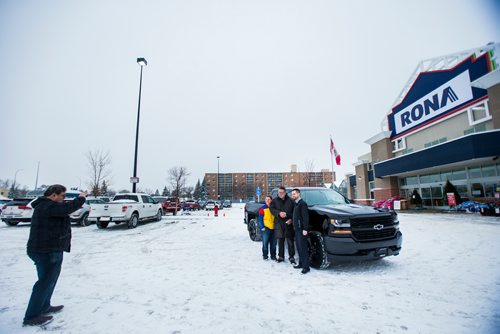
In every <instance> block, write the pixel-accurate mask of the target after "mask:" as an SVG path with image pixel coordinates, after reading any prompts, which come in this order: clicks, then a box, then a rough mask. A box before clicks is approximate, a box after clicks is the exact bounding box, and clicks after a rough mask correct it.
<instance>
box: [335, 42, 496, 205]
mask: <svg viewBox="0 0 500 334" xmlns="http://www.w3.org/2000/svg"><path fill="white" fill-rule="evenodd" d="M499 52H500V44H498V43H496V44H494V43H489V44H488V45H486V46H484V47H481V48H477V49H473V50H468V51H464V52H459V53H456V54H452V55H447V56H443V57H438V58H433V59H429V60H424V61H421V62H420V63H419V65H418V67H417V69H416V70H415V72H414V73H413V75H412V76H411V77H410V80H409V81H408V83H407V84H406V86H405V87H404V88H403V90H402V92H401V94H400V95H399V96H398V98H397V100H396V101H395V103H394V106H393V107H392V110H391V111H390V112H389V113H388V115H387V117H386V119H385V120H384V122H383V125H382V131H381V132H380V133H378V134H376V135H374V136H373V137H371V138H369V139H368V140H366V141H365V142H366V143H367V144H368V145H370V148H371V151H370V153H367V154H365V155H363V156H361V157H359V158H358V162H357V163H355V164H354V166H355V175H352V174H351V175H347V177H346V180H345V183H346V188H347V192H348V194H347V195H348V197H349V198H353V199H355V200H356V201H357V202H359V203H366V204H370V203H371V202H373V201H374V200H383V199H388V198H390V197H393V196H401V197H403V198H407V199H409V198H410V195H411V193H412V192H413V190H414V189H416V190H417V191H418V192H419V194H420V195H421V197H422V200H423V204H424V205H425V206H433V207H440V206H446V205H447V201H446V200H444V197H445V195H446V194H444V193H443V187H444V185H445V183H446V181H447V180H449V181H450V182H452V183H453V184H454V185H455V186H456V188H457V190H458V192H459V193H460V195H461V197H462V198H464V199H470V200H478V201H488V200H493V199H494V198H495V197H496V198H498V197H499V192H500V160H499V159H498V158H499V156H500V70H499V68H498V62H499V59H500V58H499V56H498V54H499Z"/></svg>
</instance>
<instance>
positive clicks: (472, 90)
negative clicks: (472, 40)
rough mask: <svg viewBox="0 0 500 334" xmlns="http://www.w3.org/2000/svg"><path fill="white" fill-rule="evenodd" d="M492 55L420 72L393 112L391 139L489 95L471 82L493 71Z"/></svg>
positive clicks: (391, 116) (390, 119)
mask: <svg viewBox="0 0 500 334" xmlns="http://www.w3.org/2000/svg"><path fill="white" fill-rule="evenodd" d="M489 64H490V61H489V55H488V54H487V53H485V54H484V55H482V56H481V57H478V58H475V57H473V56H472V57H470V58H468V59H466V60H464V61H463V62H462V63H460V64H458V65H457V66H455V67H454V68H452V69H449V70H444V71H442V70H441V71H430V72H423V73H420V74H419V76H418V77H417V79H416V80H415V82H414V83H413V85H412V87H411V88H410V90H409V91H408V93H407V94H406V96H405V98H404V99H403V100H402V101H401V103H400V104H399V105H397V106H395V107H393V108H392V113H391V114H389V116H388V120H389V127H390V130H391V139H396V138H398V137H401V136H403V135H406V134H409V133H411V132H413V131H416V130H418V129H419V128H421V127H423V126H426V125H429V124H432V123H433V122H436V121H438V120H439V119H441V118H443V117H446V116H449V115H451V114H453V113H455V112H458V111H461V110H463V109H464V108H466V107H468V106H469V105H471V104H474V103H477V102H479V101H481V100H484V99H486V98H487V91H486V90H484V89H480V88H476V87H472V86H471V82H472V81H474V80H476V79H478V78H480V77H482V76H483V75H485V74H487V73H488V72H489V71H490V67H489Z"/></svg>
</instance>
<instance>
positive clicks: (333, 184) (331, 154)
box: [330, 135, 335, 189]
mask: <svg viewBox="0 0 500 334" xmlns="http://www.w3.org/2000/svg"><path fill="white" fill-rule="evenodd" d="M331 142H332V135H330V143H331ZM330 158H332V189H335V171H334V169H333V151H332V150H330Z"/></svg>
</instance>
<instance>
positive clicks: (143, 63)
mask: <svg viewBox="0 0 500 334" xmlns="http://www.w3.org/2000/svg"><path fill="white" fill-rule="evenodd" d="M137 64H139V66H140V67H141V78H140V80H139V103H138V106H137V127H136V130H135V155H134V176H133V180H132V192H133V193H135V191H136V186H137V182H138V180H137V149H138V146H139V119H140V116H141V91H142V68H143V67H144V66H147V65H148V62H147V61H146V59H145V58H137Z"/></svg>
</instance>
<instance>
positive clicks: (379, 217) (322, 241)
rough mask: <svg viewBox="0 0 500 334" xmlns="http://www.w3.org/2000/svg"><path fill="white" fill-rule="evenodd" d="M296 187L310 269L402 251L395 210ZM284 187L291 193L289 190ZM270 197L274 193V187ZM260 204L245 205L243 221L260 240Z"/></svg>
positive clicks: (318, 189) (337, 193)
mask: <svg viewBox="0 0 500 334" xmlns="http://www.w3.org/2000/svg"><path fill="white" fill-rule="evenodd" d="M299 189H300V191H301V197H302V198H303V199H304V201H305V202H306V203H307V205H308V208H309V226H310V231H309V235H308V240H309V257H310V259H311V266H312V267H313V268H318V269H323V268H326V267H328V266H329V265H330V263H331V262H332V261H338V260H370V259H380V258H383V257H386V256H391V255H398V254H399V252H400V251H401V245H402V242H403V235H402V233H401V231H400V230H399V220H398V216H397V213H396V212H394V211H392V210H387V209H385V210H384V209H379V208H374V207H370V206H362V205H356V204H352V203H350V202H349V200H347V199H346V198H345V197H344V196H343V195H342V194H340V193H339V192H338V191H336V190H333V189H327V188H314V187H303V188H299ZM286 190H287V192H288V193H289V194H290V193H291V190H292V189H291V188H288V189H286ZM271 196H272V197H273V198H275V197H276V196H277V189H274V190H273V191H272V192H271ZM261 206H262V203H247V204H246V205H245V218H244V222H245V223H246V224H247V230H248V232H249V235H250V239H251V240H254V241H259V240H261V235H260V229H259V227H258V222H257V218H258V211H259V209H260V207H261Z"/></svg>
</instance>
